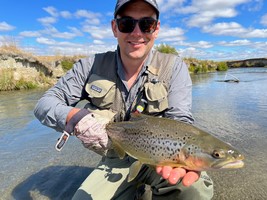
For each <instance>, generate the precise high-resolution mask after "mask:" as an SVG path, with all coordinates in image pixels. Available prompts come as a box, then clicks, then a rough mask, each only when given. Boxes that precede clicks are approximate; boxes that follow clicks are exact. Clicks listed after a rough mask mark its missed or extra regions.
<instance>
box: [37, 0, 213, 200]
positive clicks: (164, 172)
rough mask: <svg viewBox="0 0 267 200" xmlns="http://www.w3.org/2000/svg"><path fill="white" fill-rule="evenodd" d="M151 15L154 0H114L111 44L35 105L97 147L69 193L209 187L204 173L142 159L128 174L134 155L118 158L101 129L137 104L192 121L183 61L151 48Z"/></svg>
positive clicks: (154, 18)
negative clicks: (95, 160)
mask: <svg viewBox="0 0 267 200" xmlns="http://www.w3.org/2000/svg"><path fill="white" fill-rule="evenodd" d="M158 18H159V9H158V5H157V3H156V1H155V0H118V1H117V4H116V7H115V12H114V20H112V22H111V26H112V31H113V34H114V36H115V37H116V38H117V40H118V48H117V51H115V52H107V53H103V54H96V55H95V56H93V57H90V58H87V59H82V60H80V61H79V62H78V63H76V64H75V65H74V66H73V69H71V70H70V71H69V72H67V74H66V75H65V76H64V77H62V78H61V79H60V80H59V81H58V83H57V84H56V85H55V86H54V87H53V88H51V89H50V90H48V91H47V92H46V93H45V94H44V96H43V97H42V98H41V99H40V100H39V102H38V104H37V105H36V108H35V115H36V117H37V118H38V119H39V120H40V121H41V122H42V123H43V124H45V125H47V126H49V127H52V128H54V129H56V130H57V131H63V130H65V134H67V135H68V134H70V135H71V134H73V135H76V136H77V137H78V138H79V139H80V140H81V141H82V143H83V145H84V146H85V147H86V148H88V149H91V150H93V151H95V152H96V153H99V154H101V155H104V157H103V159H102V161H101V162H100V163H99V165H98V166H97V167H96V169H95V170H94V171H93V172H92V173H91V174H90V175H89V176H88V178H87V179H86V180H85V181H84V183H83V184H82V185H81V187H80V188H79V189H78V190H77V192H76V194H75V195H74V197H73V199H101V200H102V199H140V198H142V199H151V198H153V199H161V198H166V197H170V198H173V199H198V200H199V199H210V198H211V197H212V195H213V186H212V181H211V180H210V179H209V177H208V176H207V175H202V176H199V174H198V173H196V172H192V171H190V172H187V171H186V170H185V169H182V168H172V167H169V166H164V167H160V166H159V167H157V168H156V171H155V170H154V169H152V168H150V167H148V166H143V168H142V170H141V172H140V173H139V174H138V176H137V177H136V178H135V179H134V180H133V181H131V182H127V175H128V173H129V167H130V166H131V164H132V163H133V162H134V159H133V158H131V157H129V156H126V157H125V158H124V159H119V158H118V156H117V154H116V152H115V151H114V150H112V148H111V145H110V142H109V139H108V136H107V133H106V130H105V124H106V123H108V122H109V121H111V120H112V121H122V120H128V119H129V118H130V113H131V112H136V111H139V112H141V111H143V110H144V113H146V114H153V115H159V116H162V117H169V118H172V119H175V120H181V121H185V122H187V123H193V118H192V116H191V112H190V109H191V87H192V83H191V79H190V76H189V73H188V69H187V67H186V65H185V64H184V62H183V61H182V60H181V59H180V58H179V57H177V56H174V55H166V54H160V53H158V52H155V51H153V49H152V48H153V45H154V42H155V39H156V38H157V36H158V33H159V28H160V22H159V20H158ZM83 99H87V100H88V101H89V103H88V104H87V107H86V108H87V109H79V108H74V106H75V105H76V104H77V103H78V102H79V101H81V100H83ZM140 107H141V109H140ZM92 113H94V114H92ZM59 148H61V145H59ZM181 179H182V181H180V180H181ZM147 188H149V189H147Z"/></svg>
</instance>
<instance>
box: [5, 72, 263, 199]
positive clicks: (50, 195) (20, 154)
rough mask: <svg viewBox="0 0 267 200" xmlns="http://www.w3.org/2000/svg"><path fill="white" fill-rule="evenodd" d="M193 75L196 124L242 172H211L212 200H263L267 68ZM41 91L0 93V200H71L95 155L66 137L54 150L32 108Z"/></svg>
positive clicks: (47, 131) (51, 138) (50, 132)
mask: <svg viewBox="0 0 267 200" xmlns="http://www.w3.org/2000/svg"><path fill="white" fill-rule="evenodd" d="M225 75H226V73H225V72H224V73H212V74H201V75H193V76H192V80H193V115H194V117H195V120H196V125H197V126H199V127H201V128H202V129H204V130H207V131H209V132H210V133H212V134H214V135H216V136H217V137H219V138H221V139H222V140H224V141H226V142H229V143H231V144H232V145H233V146H235V147H237V148H238V149H239V150H240V151H241V152H242V153H243V154H244V155H245V157H246V159H245V167H244V168H242V169H238V170H231V171H213V172H209V174H210V175H211V177H212V179H213V181H214V183H215V196H214V199H218V200H223V199H225V200H233V199H234V200H237V199H240V200H243V199H250V200H254V199H255V200H261V199H266V197H267V190H266V186H267V161H266V160H267V148H266V147H267V123H266V121H267V69H266V68H250V69H232V70H229V71H228V72H227V77H226V78H227V79H228V78H232V76H235V77H237V78H238V79H239V80H240V82H239V83H226V82H221V81H222V80H224V79H225ZM43 92H44V91H38V90H31V91H14V92H0V199H23V200H27V199H70V198H71V196H72V195H73V194H74V192H75V190H76V189H77V188H78V187H79V185H80V184H81V182H82V181H83V180H84V179H85V177H86V176H87V175H88V174H89V173H90V172H91V170H92V168H93V167H94V166H95V165H96V164H97V162H98V161H99V159H100V157H99V156H97V155H96V154H94V153H92V152H90V151H87V150H85V149H84V148H83V147H82V145H80V143H79V141H78V140H77V139H75V138H71V139H70V141H69V142H68V144H67V146H66V147H65V148H64V149H63V150H62V151H61V152H56V151H55V150H54V145H55V142H56V140H57V138H58V137H59V133H57V132H55V131H53V130H52V129H49V128H47V127H45V126H43V125H41V124H40V122H39V121H37V120H36V119H35V118H34V115H33V108H34V106H35V104H36V102H37V100H38V99H39V98H40V97H41V95H42V94H43Z"/></svg>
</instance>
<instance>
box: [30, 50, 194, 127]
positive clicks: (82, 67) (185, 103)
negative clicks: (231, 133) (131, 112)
mask: <svg viewBox="0 0 267 200" xmlns="http://www.w3.org/2000/svg"><path fill="white" fill-rule="evenodd" d="M150 56H151V54H150V55H149V57H150ZM94 59H95V57H94V56H92V57H89V58H86V59H81V60H80V61H79V62H77V63H75V64H74V66H73V68H72V69H71V70H69V71H68V72H67V73H66V75H65V76H63V77H61V78H60V79H59V81H58V82H57V83H56V85H55V86H53V87H52V88H50V89H49V90H48V91H47V92H46V93H45V94H44V95H43V96H42V97H41V99H40V100H39V101H38V103H37V105H36V107H35V109H34V114H35V116H36V117H37V118H38V119H39V120H40V122H41V123H42V124H44V125H46V126H49V127H51V128H53V129H55V130H57V131H63V130H64V128H65V124H66V118H67V115H68V113H69V111H70V110H71V109H72V108H73V107H75V105H76V104H77V103H78V102H79V101H81V100H83V99H85V98H86V97H87V96H88V95H87V94H86V92H85V85H86V83H87V80H88V75H89V72H90V70H91V68H92V66H93V63H94ZM116 59H117V62H116V63H117V65H118V66H117V74H118V76H119V78H120V79H121V81H122V82H123V84H124V86H125V87H124V89H123V90H122V91H121V92H122V97H123V98H124V102H125V103H126V108H130V106H131V104H132V102H133V101H134V99H135V97H136V95H137V92H138V89H139V87H141V85H142V82H143V81H142V80H143V78H144V77H143V74H144V73H143V72H144V71H145V69H146V65H147V64H148V63H147V62H149V61H147V62H146V63H145V65H144V67H143V69H142V70H141V72H140V73H139V76H138V78H137V80H136V82H135V83H134V85H133V86H132V87H131V89H129V88H128V87H127V82H126V81H125V76H124V69H123V66H122V62H121V59H120V55H119V53H118V51H116ZM148 60H149V59H148ZM168 104H169V108H168V109H167V110H166V112H165V113H164V117H168V118H172V119H175V120H180V121H185V122H188V123H193V121H194V120H193V117H192V114H191V104H192V82H191V78H190V75H189V72H188V69H187V66H186V64H185V63H184V62H183V61H182V59H181V58H180V57H177V59H176V62H175V66H174V67H173V71H172V76H171V80H170V86H169V88H168Z"/></svg>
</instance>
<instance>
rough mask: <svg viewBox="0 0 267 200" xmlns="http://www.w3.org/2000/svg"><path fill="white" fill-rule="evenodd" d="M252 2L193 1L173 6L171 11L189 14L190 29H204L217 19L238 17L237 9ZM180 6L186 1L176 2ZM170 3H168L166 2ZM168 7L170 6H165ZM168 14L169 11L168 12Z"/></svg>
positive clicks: (237, 0) (241, 0)
mask: <svg viewBox="0 0 267 200" xmlns="http://www.w3.org/2000/svg"><path fill="white" fill-rule="evenodd" d="M249 1H250V0H231V1H225V0H192V2H191V4H190V5H185V6H180V5H179V6H172V7H169V10H168V12H170V10H172V9H173V10H174V12H176V13H179V14H189V16H188V18H187V25H188V26H190V27H202V26H204V25H208V24H210V23H211V22H213V21H214V20H215V19H216V18H232V17H235V16H237V15H238V12H237V10H236V7H237V6H238V5H241V4H244V3H247V2H249ZM176 2H178V3H179V4H181V3H187V2H186V1H178V0H177V1H176ZM166 3H168V2H166ZM170 5H171V4H170ZM165 7H168V5H165ZM166 12H167V11H166Z"/></svg>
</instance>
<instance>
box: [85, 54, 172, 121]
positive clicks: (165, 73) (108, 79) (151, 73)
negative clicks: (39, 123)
mask: <svg viewBox="0 0 267 200" xmlns="http://www.w3.org/2000/svg"><path fill="white" fill-rule="evenodd" d="M116 56H117V55H116V52H107V53H102V54H96V55H95V60H94V64H93V66H92V69H91V71H90V74H89V78H88V82H87V84H86V87H85V90H86V92H87V93H88V99H89V101H90V104H88V105H87V108H88V109H89V110H91V111H92V112H98V113H99V112H100V113H99V114H101V115H103V114H104V115H112V114H114V116H115V117H114V121H123V120H127V117H128V116H127V115H129V113H127V110H126V106H125V102H124V100H123V97H122V94H121V91H122V88H123V87H124V85H123V83H122V81H121V80H120V78H119V77H118V74H117V59H116ZM176 58H177V56H176V55H173V54H164V53H160V52H158V51H155V52H153V56H152V59H151V62H150V63H149V64H148V65H147V70H146V73H147V77H146V78H145V81H144V84H143V86H141V89H140V91H139V93H138V94H137V96H136V99H135V100H134V102H133V105H132V106H131V108H132V111H134V110H136V109H137V110H139V111H141V112H144V113H147V114H155V113H160V112H163V111H164V110H166V109H167V108H168V99H167V96H168V88H169V84H170V79H171V74H172V69H173V66H174V64H175V61H176ZM143 101H144V102H143ZM142 103H145V106H142ZM140 106H141V107H140ZM109 117H110V116H109Z"/></svg>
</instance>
